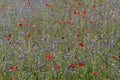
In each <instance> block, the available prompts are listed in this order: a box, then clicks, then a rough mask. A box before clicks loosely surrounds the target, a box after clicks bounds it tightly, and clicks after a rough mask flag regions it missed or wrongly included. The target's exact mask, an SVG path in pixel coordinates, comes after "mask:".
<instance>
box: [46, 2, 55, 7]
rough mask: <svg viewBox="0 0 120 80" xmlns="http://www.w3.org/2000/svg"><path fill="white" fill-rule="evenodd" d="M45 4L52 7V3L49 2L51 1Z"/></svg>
mask: <svg viewBox="0 0 120 80" xmlns="http://www.w3.org/2000/svg"><path fill="white" fill-rule="evenodd" d="M45 6H47V7H52V6H53V4H51V3H47V4H45Z"/></svg>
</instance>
